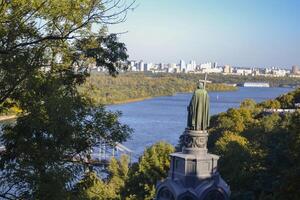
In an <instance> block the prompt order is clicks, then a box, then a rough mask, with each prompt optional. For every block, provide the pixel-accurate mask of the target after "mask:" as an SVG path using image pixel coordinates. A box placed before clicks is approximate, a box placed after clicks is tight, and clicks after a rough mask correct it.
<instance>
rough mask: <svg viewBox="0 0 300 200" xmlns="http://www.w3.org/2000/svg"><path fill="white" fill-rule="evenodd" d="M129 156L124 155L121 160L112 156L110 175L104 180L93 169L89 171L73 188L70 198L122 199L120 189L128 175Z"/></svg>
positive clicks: (83, 199)
mask: <svg viewBox="0 0 300 200" xmlns="http://www.w3.org/2000/svg"><path fill="white" fill-rule="evenodd" d="M128 170H129V163H128V157H127V156H125V155H123V156H121V158H120V161H117V160H116V159H115V158H112V159H111V161H110V163H109V166H108V177H107V178H106V180H104V181H103V180H102V179H101V178H99V177H98V175H97V174H96V173H95V172H93V171H91V172H87V173H86V174H85V176H84V178H83V179H82V180H80V181H79V182H78V183H77V184H76V186H75V188H74V189H73V191H72V193H71V196H70V199H76V200H88V199H93V200H118V199H122V196H121V193H120V190H121V189H122V188H123V187H124V184H125V181H126V180H127V177H128Z"/></svg>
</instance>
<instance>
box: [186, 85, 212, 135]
mask: <svg viewBox="0 0 300 200" xmlns="http://www.w3.org/2000/svg"><path fill="white" fill-rule="evenodd" d="M209 119H210V118H209V96H208V93H207V91H206V90H205V88H204V84H203V83H202V82H200V83H199V85H198V87H197V89H196V90H195V92H194V94H193V97H192V99H191V101H190V104H189V106H188V121H187V128H188V129H190V130H197V131H200V130H206V129H207V127H208V126H209Z"/></svg>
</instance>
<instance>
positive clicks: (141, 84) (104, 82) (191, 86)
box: [79, 73, 237, 106]
mask: <svg viewBox="0 0 300 200" xmlns="http://www.w3.org/2000/svg"><path fill="white" fill-rule="evenodd" d="M199 78H200V77H198V80H199ZM196 86H197V80H195V78H193V79H185V78H182V77H175V76H147V75H144V74H139V73H125V74H120V75H119V76H118V77H117V78H114V77H111V76H108V75H105V74H100V73H94V74H92V75H91V76H90V77H89V78H88V79H87V81H86V82H85V84H83V85H82V86H80V87H79V91H80V92H81V93H83V94H84V95H86V96H89V97H90V98H91V100H92V102H93V104H94V105H95V106H98V105H101V104H116V103H125V102H131V101H136V100H142V99H145V98H151V97H156V96H168V95H174V94H175V93H178V92H193V91H194V90H195V88H196ZM207 89H208V90H209V91H230V90H236V89H237V88H236V87H234V86H230V85H225V84H221V83H211V84H208V85H207Z"/></svg>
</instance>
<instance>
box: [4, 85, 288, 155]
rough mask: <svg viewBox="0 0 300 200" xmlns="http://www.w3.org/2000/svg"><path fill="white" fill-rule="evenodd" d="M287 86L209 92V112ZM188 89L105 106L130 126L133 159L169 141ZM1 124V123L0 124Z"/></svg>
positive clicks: (180, 127) (179, 128)
mask: <svg viewBox="0 0 300 200" xmlns="http://www.w3.org/2000/svg"><path fill="white" fill-rule="evenodd" d="M290 90H291V88H243V87H242V88H239V89H238V90H237V91H229V92H210V93H209V95H210V101H211V104H210V114H211V115H215V114H218V113H221V112H225V111H226V110H227V109H229V108H233V107H238V106H239V105H240V103H241V102H242V101H243V100H244V99H247V98H248V99H249V98H250V99H254V100H255V101H256V102H262V101H264V100H266V99H271V98H275V97H277V96H279V95H281V94H284V93H287V92H288V91H290ZM191 96H192V94H191V93H179V94H176V95H174V96H163V97H155V98H152V99H147V100H143V101H139V102H132V103H126V104H119V105H111V106H107V109H109V110H112V111H121V112H122V116H121V118H120V121H121V122H122V123H124V124H127V125H129V126H130V127H131V128H133V129H134V132H133V134H132V136H131V138H130V139H129V140H128V141H127V142H125V143H124V145H125V146H126V147H128V148H130V149H131V150H133V156H134V158H133V159H134V160H136V159H137V158H138V156H139V155H141V154H142V153H143V151H144V149H145V148H146V147H149V146H151V145H152V144H154V143H156V142H158V141H166V142H168V143H171V144H173V145H176V144H177V142H178V138H179V136H180V135H181V134H182V132H183V131H184V129H185V126H186V117H187V105H188V104H189V101H190V99H191ZM0 128H1V124H0Z"/></svg>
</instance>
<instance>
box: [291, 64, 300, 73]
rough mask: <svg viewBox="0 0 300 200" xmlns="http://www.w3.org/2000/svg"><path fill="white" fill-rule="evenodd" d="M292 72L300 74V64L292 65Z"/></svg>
mask: <svg viewBox="0 0 300 200" xmlns="http://www.w3.org/2000/svg"><path fill="white" fill-rule="evenodd" d="M292 74H294V75H298V74H300V69H299V66H297V65H294V66H292Z"/></svg>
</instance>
